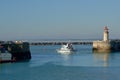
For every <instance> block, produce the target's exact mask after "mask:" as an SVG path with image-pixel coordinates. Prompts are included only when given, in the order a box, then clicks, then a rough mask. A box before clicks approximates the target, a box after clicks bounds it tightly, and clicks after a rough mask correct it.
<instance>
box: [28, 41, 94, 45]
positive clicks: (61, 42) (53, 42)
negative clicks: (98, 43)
mask: <svg viewBox="0 0 120 80" xmlns="http://www.w3.org/2000/svg"><path fill="white" fill-rule="evenodd" d="M68 42H70V43H72V44H74V45H92V44H93V42H92V41H38V42H29V44H30V45H62V44H67V43H68Z"/></svg>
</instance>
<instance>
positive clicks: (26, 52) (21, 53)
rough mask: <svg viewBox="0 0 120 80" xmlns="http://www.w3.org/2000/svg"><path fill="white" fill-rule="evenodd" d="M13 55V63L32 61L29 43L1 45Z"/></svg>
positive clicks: (6, 43)
mask: <svg viewBox="0 0 120 80" xmlns="http://www.w3.org/2000/svg"><path fill="white" fill-rule="evenodd" d="M1 45H2V46H4V47H5V48H6V50H7V51H8V52H9V53H11V54H12V58H11V61H22V60H30V59H31V53H30V46H29V43H28V42H21V41H20V42H19V41H18V42H12V41H11V42H5V43H2V44H1Z"/></svg>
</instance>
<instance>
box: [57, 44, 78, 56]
mask: <svg viewBox="0 0 120 80" xmlns="http://www.w3.org/2000/svg"><path fill="white" fill-rule="evenodd" d="M75 51H76V50H75V49H74V48H73V46H72V44H71V43H67V44H66V45H62V47H61V48H60V49H57V52H58V53H66V54H68V53H73V52H75Z"/></svg>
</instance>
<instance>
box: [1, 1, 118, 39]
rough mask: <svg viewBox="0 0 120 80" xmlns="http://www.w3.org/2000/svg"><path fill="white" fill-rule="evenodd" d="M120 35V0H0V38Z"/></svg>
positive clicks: (77, 37)
mask: <svg viewBox="0 0 120 80" xmlns="http://www.w3.org/2000/svg"><path fill="white" fill-rule="evenodd" d="M106 25H107V26H108V27H109V32H110V38H111V39H116V38H117V39H119V38H120V0H0V40H14V39H88V38H93V39H96V38H98V39H99V38H100V39H101V38H102V35H103V28H104V26H106Z"/></svg>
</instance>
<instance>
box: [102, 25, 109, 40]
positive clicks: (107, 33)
mask: <svg viewBox="0 0 120 80" xmlns="http://www.w3.org/2000/svg"><path fill="white" fill-rule="evenodd" d="M103 41H109V32H108V28H107V26H105V27H104V33H103Z"/></svg>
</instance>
